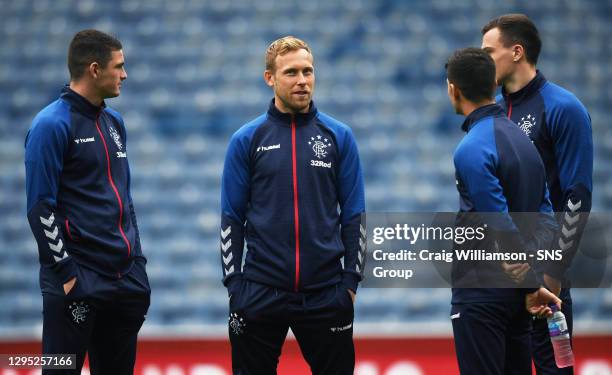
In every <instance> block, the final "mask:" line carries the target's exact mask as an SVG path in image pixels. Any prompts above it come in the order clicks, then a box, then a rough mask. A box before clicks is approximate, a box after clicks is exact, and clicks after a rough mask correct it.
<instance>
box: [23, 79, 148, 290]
mask: <svg viewBox="0 0 612 375" xmlns="http://www.w3.org/2000/svg"><path fill="white" fill-rule="evenodd" d="M25 149H26V150H25V165H26V189H27V210H28V220H29V222H30V227H31V229H32V232H33V233H34V237H35V238H36V241H37V243H38V252H39V258H40V264H41V266H42V271H43V274H44V273H45V272H47V271H51V272H53V273H54V274H55V275H57V276H58V277H59V281H60V282H62V283H65V282H66V281H68V280H70V279H71V278H72V277H74V276H75V275H76V265H79V266H82V267H86V268H89V269H91V270H94V271H95V272H97V273H99V274H102V275H105V276H108V277H110V278H115V279H117V278H121V277H122V275H125V274H126V273H127V272H129V270H130V268H131V267H132V265H133V263H134V259H136V258H139V257H143V255H142V251H141V249H140V239H139V235H138V225H137V223H136V216H135V214H134V206H133V204H132V197H131V196H130V170H129V165H128V159H127V150H126V132H125V127H124V125H123V119H122V118H121V116H120V115H119V113H117V112H116V111H114V110H112V109H110V108H108V107H102V108H100V107H96V106H94V105H92V104H91V103H89V102H88V101H87V100H86V99H85V98H83V97H82V96H80V95H79V94H77V93H76V92H74V91H72V90H71V89H70V88H68V87H65V88H64V89H63V90H62V93H61V95H60V98H59V99H58V100H56V101H54V102H53V103H51V104H49V105H48V106H47V107H46V108H44V109H43V110H42V111H41V112H39V113H38V115H37V116H36V117H35V118H34V121H33V122H32V126H31V128H30V130H29V131H28V135H27V138H26V142H25ZM43 284H44V283H43ZM42 287H43V291H49V290H48V288H47V287H46V286H45V285H42Z"/></svg>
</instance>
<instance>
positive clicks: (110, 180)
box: [96, 114, 132, 277]
mask: <svg viewBox="0 0 612 375" xmlns="http://www.w3.org/2000/svg"><path fill="white" fill-rule="evenodd" d="M99 119H100V114H98V116H97V117H96V129H97V130H98V134H100V139H102V144H103V145H104V152H105V153H106V166H107V168H106V171H107V174H108V182H109V183H110V185H111V187H112V188H113V191H114V192H115V196H116V197H117V201H118V202H119V224H118V226H119V232H120V233H121V237H123V241H125V244H126V245H127V250H128V257H129V256H130V253H131V250H132V247H131V246H130V241H128V239H127V237H126V236H125V233H124V232H123V224H122V223H123V202H122V201H121V196H120V195H119V191H118V190H117V187H116V186H115V182H114V181H113V175H112V173H111V163H110V157H109V153H108V146H107V145H106V140H105V138H104V135H103V134H102V130H100V121H99ZM118 276H119V277H121V274H118Z"/></svg>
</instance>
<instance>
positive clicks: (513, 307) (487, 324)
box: [451, 299, 532, 375]
mask: <svg viewBox="0 0 612 375" xmlns="http://www.w3.org/2000/svg"><path fill="white" fill-rule="evenodd" d="M451 321H452V324H453V335H454V340H455V351H456V354H457V362H458V363H459V371H460V372H461V374H462V375H471V374H474V375H482V374H487V375H509V374H512V375H524V374H531V350H530V333H531V326H532V317H531V315H530V314H529V313H528V312H527V310H526V309H525V302H524V301H522V300H519V299H511V300H509V301H505V302H482V303H462V304H453V305H452V309H451Z"/></svg>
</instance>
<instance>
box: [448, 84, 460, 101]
mask: <svg viewBox="0 0 612 375" xmlns="http://www.w3.org/2000/svg"><path fill="white" fill-rule="evenodd" d="M446 83H447V85H448V95H450V96H451V97H452V98H453V99H455V100H459V98H460V97H461V90H459V87H457V86H456V85H455V84H454V83H450V82H449V81H448V80H446Z"/></svg>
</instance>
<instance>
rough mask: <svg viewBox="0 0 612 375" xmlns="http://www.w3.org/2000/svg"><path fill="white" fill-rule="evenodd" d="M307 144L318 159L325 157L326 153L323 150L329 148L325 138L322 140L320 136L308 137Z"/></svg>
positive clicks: (329, 144) (329, 143) (329, 145)
mask: <svg viewBox="0 0 612 375" xmlns="http://www.w3.org/2000/svg"><path fill="white" fill-rule="evenodd" d="M308 144H309V145H311V146H312V151H313V152H314V154H315V156H316V157H317V158H319V159H322V158H324V157H326V156H327V151H326V150H325V149H326V148H328V147H331V142H329V140H328V139H327V138H323V137H322V136H321V135H317V136H316V137H310V141H308Z"/></svg>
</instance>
